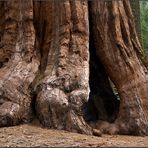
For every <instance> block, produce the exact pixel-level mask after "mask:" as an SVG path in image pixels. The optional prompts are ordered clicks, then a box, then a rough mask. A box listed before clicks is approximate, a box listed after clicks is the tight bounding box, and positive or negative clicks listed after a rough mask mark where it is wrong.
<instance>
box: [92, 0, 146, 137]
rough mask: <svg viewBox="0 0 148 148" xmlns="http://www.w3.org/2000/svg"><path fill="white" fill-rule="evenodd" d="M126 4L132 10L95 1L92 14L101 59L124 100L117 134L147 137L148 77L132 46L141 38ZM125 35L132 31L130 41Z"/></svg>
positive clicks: (128, 36) (122, 4) (129, 35)
mask: <svg viewBox="0 0 148 148" xmlns="http://www.w3.org/2000/svg"><path fill="white" fill-rule="evenodd" d="M125 4H126V5H127V6H128V7H126V8H128V11H129V7H130V6H129V1H128V2H127V1H124V0H123V1H112V2H103V1H94V2H91V7H90V13H91V15H92V18H93V19H92V21H93V26H92V27H93V34H94V38H95V46H96V49H97V56H98V57H99V58H100V60H101V62H102V63H103V65H104V66H105V68H106V71H107V73H108V75H109V76H110V78H111V80H112V81H113V82H114V84H115V86H116V87H117V89H118V92H119V96H120V98H121V103H120V111H119V116H118V118H117V120H116V122H115V123H117V126H118V130H117V131H114V132H119V133H121V134H135V135H138V134H139V135H140V134H147V125H148V124H147V119H146V118H145V115H146V112H147V111H146V109H145V115H144V112H143V110H142V105H143V104H142V103H141V102H142V101H143V102H145V103H146V97H145V96H146V94H147V92H146V88H147V86H146V85H147V84H146V83H145V81H146V74H145V72H144V67H143V65H142V64H141V62H140V61H139V59H138V57H137V53H136V51H135V50H137V49H135V46H133V43H132V39H137V36H136V34H133V33H132V32H131V31H133V29H132V26H131V22H133V21H132V19H133V18H131V17H129V16H128V17H126V16H127V15H125V12H124V10H125V11H126V13H129V14H128V15H131V16H132V14H131V11H129V12H127V9H125ZM102 9H104V12H102V11H101V10H102ZM121 12H122V13H121ZM121 18H122V24H121ZM123 21H124V22H123ZM129 22H130V25H128V24H129ZM102 26H104V27H103V28H102ZM133 28H134V27H133ZM123 32H127V33H128V32H129V33H128V34H127V36H126V38H125V35H124V34H123ZM136 41H137V40H135V42H136ZM127 43H128V44H129V45H128V46H126V45H127ZM137 45H138V42H137ZM139 49H140V48H139ZM115 53H116V54H115ZM115 55H116V56H115ZM129 82H130V83H129ZM141 88H143V89H144V90H145V91H142V90H141Z"/></svg>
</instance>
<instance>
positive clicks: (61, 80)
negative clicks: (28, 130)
mask: <svg viewBox="0 0 148 148" xmlns="http://www.w3.org/2000/svg"><path fill="white" fill-rule="evenodd" d="M0 8H1V9H0V20H1V21H0V66H1V67H0V126H11V125H16V124H19V123H21V122H29V121H30V120H31V119H32V117H33V115H34V114H35V115H36V116H37V118H38V119H39V120H40V122H41V123H42V124H43V125H44V126H46V127H49V128H56V129H65V130H68V131H72V132H79V133H85V134H92V131H93V130H92V128H91V127H90V126H89V125H88V124H87V122H89V121H94V122H96V121H97V120H103V121H108V122H115V124H111V125H109V126H110V128H109V129H111V128H112V126H114V127H115V130H114V133H121V134H139V135H142V134H147V133H148V131H147V130H148V129H147V119H146V118H147V117H146V116H145V115H146V114H147V111H146V109H147V105H148V102H147V99H148V98H147V97H148V94H147V88H146V87H147V81H146V74H145V72H147V71H146V69H145V68H144V66H143V65H142V63H141V61H140V59H139V57H140V56H141V48H140V44H139V41H138V38H137V35H136V31H135V27H134V26H133V24H134V22H133V16H132V12H131V9H130V3H129V1H127V0H122V1H113V2H111V1H109V2H105V1H103V0H102V1H90V2H89V3H88V2H87V1H86V0H77V1H72V0H63V1H54V0H50V1H33V0H28V1H27V2H26V1H25V0H11V1H3V2H0ZM88 13H89V14H88ZM89 73H90V74H89ZM109 79H111V80H112V81H113V82H114V84H115V86H116V87H117V90H118V92H119V95H120V98H121V103H120V108H119V101H118V100H117V99H116V96H115V95H114V93H113V91H112V88H111V86H110V81H109ZM89 92H90V94H89ZM88 98H89V101H88ZM142 102H143V103H142ZM143 106H144V107H143ZM118 110H119V115H118V116H117V114H118ZM116 118H117V119H116Z"/></svg>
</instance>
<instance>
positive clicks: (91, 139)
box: [0, 121, 148, 147]
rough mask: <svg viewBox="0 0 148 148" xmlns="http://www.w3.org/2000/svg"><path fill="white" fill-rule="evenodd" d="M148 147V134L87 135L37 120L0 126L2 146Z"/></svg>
mask: <svg viewBox="0 0 148 148" xmlns="http://www.w3.org/2000/svg"><path fill="white" fill-rule="evenodd" d="M107 146H108V147H109V146H111V147H148V136H146V137H140V136H121V135H102V137H96V136H87V135H82V134H77V133H70V132H67V131H60V130H53V129H47V128H43V127H41V125H40V124H39V123H37V122H35V121H34V122H32V123H30V124H23V125H19V126H13V127H4V128H0V147H107Z"/></svg>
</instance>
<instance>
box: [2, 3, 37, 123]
mask: <svg viewBox="0 0 148 148" xmlns="http://www.w3.org/2000/svg"><path fill="white" fill-rule="evenodd" d="M13 4H14V5H13ZM5 6H6V8H7V9H8V11H6V14H5V15H6V16H7V17H6V20H7V18H8V20H7V21H8V22H7V23H8V24H9V23H10V24H11V23H12V22H13V19H9V17H10V18H11V17H12V16H13V17H14V18H15V21H14V22H15V24H14V26H13V25H12V26H11V25H10V24H9V25H10V26H9V25H8V28H9V29H10V32H11V31H12V32H13V31H14V32H15V33H14V34H17V38H16V39H15V42H13V44H14V45H13V46H12V49H13V52H12V55H11V58H10V59H9V61H8V63H7V64H6V65H5V66H4V67H2V68H1V69H0V101H1V103H0V126H8V125H15V124H18V123H20V122H28V121H30V119H31V118H32V115H33V114H32V106H31V104H32V98H31V95H30V89H29V86H30V84H31V82H32V81H33V79H34V77H35V73H36V72H37V70H38V64H39V62H38V59H37V56H36V51H35V50H34V43H35V30H34V26H33V5H32V1H31V0H29V1H28V2H27V3H26V2H25V0H19V1H5ZM11 11H12V12H13V13H10V12H11ZM7 12H9V13H8V14H7ZM13 17H12V18H13ZM16 19H17V20H16ZM9 20H10V22H9ZM12 24H13V23H12ZM6 26H7V25H6ZM13 27H14V28H13ZM11 29H12V30H11ZM14 34H11V33H10V36H8V38H9V39H11V38H12V36H11V35H14ZM8 35H9V34H8ZM13 37H14V36H13ZM6 41H8V40H6ZM7 44H8V45H9V42H5V46H4V47H7ZM4 49H5V48H4Z"/></svg>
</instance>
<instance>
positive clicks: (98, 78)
mask: <svg viewBox="0 0 148 148" xmlns="http://www.w3.org/2000/svg"><path fill="white" fill-rule="evenodd" d="M89 17H90V16H89ZM89 20H90V22H89V23H90V37H89V51H90V62H89V64H90V66H89V68H90V76H89V85H90V94H89V100H88V102H87V104H86V106H85V109H84V112H85V113H84V116H85V120H86V121H88V122H89V121H97V120H102V121H108V122H114V121H115V119H116V118H117V115H118V111H119V104H120V101H119V98H117V95H116V94H118V93H117V91H116V90H115V87H114V85H113V84H112V85H111V81H110V80H109V77H108V75H107V73H106V71H105V68H104V66H103V64H102V63H101V62H100V60H99V58H98V56H97V54H96V48H95V45H94V39H93V34H92V31H91V30H92V29H91V28H92V27H91V26H92V25H91V18H89ZM115 93H116V94H115Z"/></svg>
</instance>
